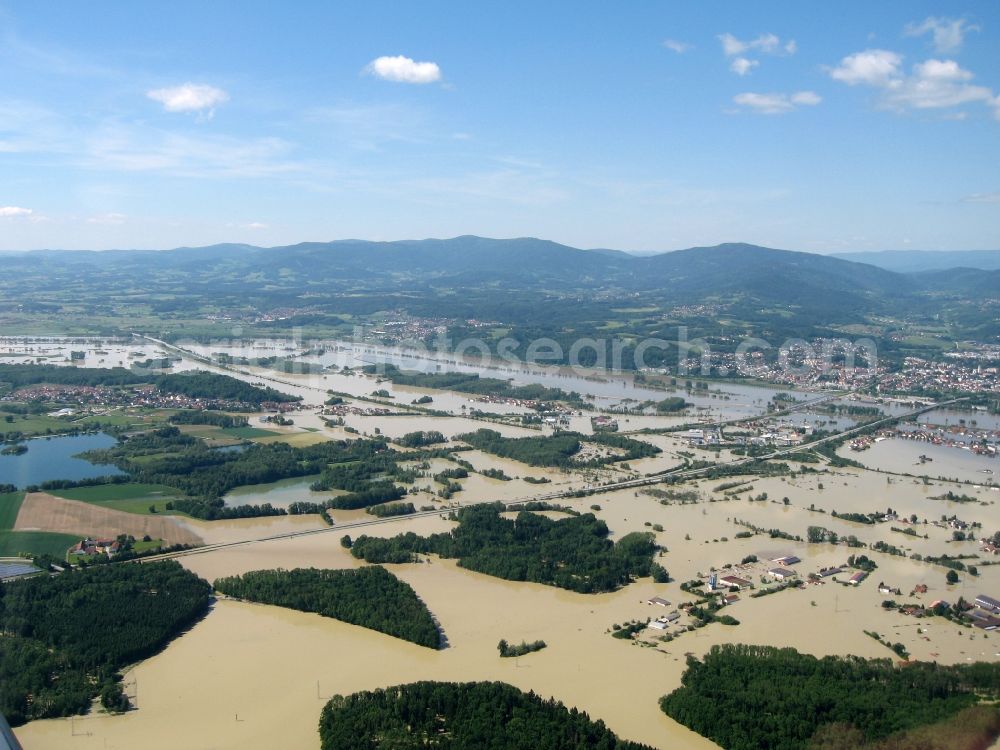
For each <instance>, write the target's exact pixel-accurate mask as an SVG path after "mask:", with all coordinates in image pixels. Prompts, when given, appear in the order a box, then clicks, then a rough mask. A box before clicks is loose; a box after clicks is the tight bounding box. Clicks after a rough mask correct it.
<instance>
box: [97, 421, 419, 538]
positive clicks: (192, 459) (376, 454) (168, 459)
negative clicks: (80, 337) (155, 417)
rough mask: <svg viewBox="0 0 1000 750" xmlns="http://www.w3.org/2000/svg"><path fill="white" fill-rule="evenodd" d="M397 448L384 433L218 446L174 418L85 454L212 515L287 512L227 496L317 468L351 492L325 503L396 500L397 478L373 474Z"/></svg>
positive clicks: (193, 511) (184, 507)
mask: <svg viewBox="0 0 1000 750" xmlns="http://www.w3.org/2000/svg"><path fill="white" fill-rule="evenodd" d="M393 455H394V452H393V451H391V450H390V449H389V448H388V446H387V445H386V443H385V441H383V440H352V441H347V440H330V441H327V442H324V443H318V444H316V445H310V446H305V447H294V446H290V445H288V444H287V443H268V444H261V443H250V444H246V445H243V446H240V447H239V448H238V449H236V450H219V449H216V448H211V447H209V446H208V445H206V444H205V442H204V441H202V440H199V439H198V438H195V437H193V436H191V435H185V434H183V433H181V432H180V430H179V429H178V428H177V427H176V426H173V425H171V426H168V427H162V428H159V429H156V430H152V431H150V432H146V433H142V434H140V435H134V436H131V437H130V436H127V435H123V436H121V437H119V442H118V444H117V445H115V446H112V447H111V448H107V449H103V450H94V451H88V452H87V453H85V454H84V457H85V458H87V459H88V460H90V461H93V462H95V463H109V464H113V465H114V466H116V467H118V468H119V469H120V470H121V471H123V472H125V473H126V474H127V475H128V476H129V477H130V478H131V479H132V480H133V481H138V482H145V483H149V484H163V485H166V486H168V487H174V488H176V489H179V490H181V491H183V492H184V493H185V494H186V495H187V497H185V498H178V499H175V500H172V501H171V509H172V510H180V511H183V512H185V513H188V514H189V515H192V516H194V517H196V518H203V519H207V520H213V519H219V518H245V517H251V516H265V515H280V514H283V513H284V512H285V511H284V509H281V508H274V507H272V506H270V505H269V504H264V505H260V506H256V505H254V506H240V507H227V506H226V505H225V503H224V502H223V500H222V496H223V495H225V494H226V493H227V492H228V491H229V490H231V489H233V488H235V487H242V486H245V485H251V484H264V483H268V482H276V481H278V480H280V479H288V478H292V477H302V476H310V475H314V474H321V475H322V476H321V479H320V480H319V482H317V485H314V487H316V488H322V489H334V488H336V489H343V490H348V491H349V492H350V494H348V495H344V496H341V497H337V498H333V499H332V500H331V501H330V504H329V505H328V506H327V507H345V508H346V507H367V506H368V505H376V504H378V503H383V502H387V501H390V500H397V499H399V498H400V497H402V496H403V494H404V491H403V490H401V489H399V488H398V487H396V486H395V485H394V484H393V483H392V481H390V480H388V479H379V480H378V481H372V480H373V478H374V477H375V476H376V475H383V474H385V473H386V472H392V471H396V470H397V468H398V467H396V464H395V461H394V458H393ZM331 465H333V467H332V468H330V467H331Z"/></svg>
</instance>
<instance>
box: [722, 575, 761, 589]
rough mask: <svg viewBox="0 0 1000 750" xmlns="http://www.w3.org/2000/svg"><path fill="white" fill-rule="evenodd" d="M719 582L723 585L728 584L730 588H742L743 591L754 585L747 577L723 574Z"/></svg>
mask: <svg viewBox="0 0 1000 750" xmlns="http://www.w3.org/2000/svg"><path fill="white" fill-rule="evenodd" d="M719 583H720V584H721V585H722V586H727V587H729V588H732V587H733V586H735V587H736V588H738V589H740V590H741V591H742V590H743V589H747V588H750V587H751V586H752V585H753V584H752V583H751V582H750V581H748V580H747V579H746V578H739V577H738V576H722V578H720V579H719Z"/></svg>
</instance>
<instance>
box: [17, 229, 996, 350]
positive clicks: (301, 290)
mask: <svg viewBox="0 0 1000 750" xmlns="http://www.w3.org/2000/svg"><path fill="white" fill-rule="evenodd" d="M0 262H2V263H3V268H4V274H3V275H2V276H0V320H3V321H4V323H5V325H7V326H8V328H9V330H11V331H15V330H17V327H18V326H26V327H32V329H34V328H37V327H38V325H39V324H42V323H44V324H46V325H51V324H53V323H55V324H56V326H57V328H58V329H59V330H64V331H67V332H74V333H94V332H100V333H119V334H121V333H129V332H133V331H142V332H146V333H152V334H154V335H156V336H157V337H163V338H167V339H171V338H177V337H185V336H195V337H197V336H198V335H200V333H201V332H205V331H210V332H212V331H214V332H213V333H211V334H210V335H215V334H217V333H218V328H219V326H222V327H223V328H224V327H225V326H231V325H232V323H231V322H229V321H237V320H239V321H243V328H244V330H245V331H246V332H249V331H250V328H251V326H252V327H253V328H254V329H255V330H259V331H261V332H265V333H268V334H271V333H274V332H276V331H279V330H283V331H292V330H295V329H297V328H305V329H308V330H311V331H316V332H321V335H323V336H334V335H338V336H340V335H344V334H349V333H350V332H351V331H353V328H352V326H353V325H355V324H357V323H359V322H360V323H361V324H364V323H366V322H370V321H369V320H368V319H367V316H372V317H373V318H378V317H379V316H383V315H384V314H385V313H386V312H387V311H392V313H393V315H394V316H395V315H401V316H403V317H405V316H412V317H417V318H433V319H442V318H444V319H450V320H451V321H455V323H454V329H449V333H450V334H452V335H453V336H455V337H456V338H460V337H462V336H465V335H467V332H466V331H464V330H461V327H462V321H474V320H475V321H496V322H498V323H499V324H501V326H503V327H506V328H507V329H508V330H509V333H510V334H511V335H512V336H514V337H515V338H518V339H519V340H525V339H526V338H530V337H535V338H537V337H540V336H548V337H551V338H555V339H556V340H558V341H562V339H563V337H564V336H565V337H569V338H572V339H577V338H579V337H580V336H590V335H604V332H606V331H607V330H611V329H612V328H613V330H615V331H616V332H618V333H619V334H621V335H622V336H625V337H631V338H635V339H641V338H642V337H645V336H658V337H661V338H662V337H663V336H664V330H663V329H664V328H668V329H669V328H670V327H671V326H673V327H676V326H679V325H683V326H686V327H688V328H689V329H690V333H691V335H692V336H693V337H697V336H707V335H719V336H720V337H721V338H720V342H724V341H731V340H733V337H734V336H751V335H752V336H758V337H761V338H766V339H767V340H771V339H773V338H781V337H799V338H809V337H812V338H816V337H833V336H837V335H840V334H841V333H842V332H843V330H844V328H845V326H857V325H864V326H866V329H865V330H866V331H870V332H872V335H875V336H876V337H877V336H879V335H880V334H879V331H880V329H885V333H886V336H885V337H884V340H883V341H881V342H880V343H881V344H883V345H884V346H882V347H881V349H883V350H885V351H886V352H888V351H890V350H892V349H893V348H894V347H896V346H897V345H898V340H899V337H898V336H896V337H895V338H893V337H892V333H893V332H896V331H897V329H898V327H899V324H900V322H901V321H906V322H912V323H914V324H916V325H917V326H918V327H919V328H920V330H923V329H924V328H926V327H927V326H933V327H935V328H936V329H938V328H940V327H941V326H942V324H943V325H944V326H945V327H946V329H947V330H946V331H945V333H946V335H947V338H949V339H950V340H961V339H968V340H976V341H988V340H991V339H993V338H996V336H997V335H998V334H997V329H996V326H995V321H996V319H997V314H996V306H997V304H1000V302H998V301H997V297H996V292H995V290H996V289H997V288H998V287H1000V271H987V272H982V271H978V270H976V269H953V270H949V271H940V270H938V271H924V272H921V273H899V272H896V271H893V270H887V269H885V268H878V267H876V266H875V265H868V264H865V263H857V262H853V261H851V260H845V259H842V258H836V257H833V256H824V255H816V254H812V253H803V252H793V251H789V250H775V249H771V248H765V247H758V246H755V245H748V244H742V243H729V244H724V245H717V246H715V247H696V248H690V249H687V250H677V251H674V252H667V253H660V254H657V255H641V256H640V255H629V254H627V253H623V252H618V251H612V250H579V249H576V248H573V247H569V246H566V245H560V244H558V243H555V242H549V241H547V240H541V239H535V238H518V239H489V238H484V237H474V236H464V237H454V238H451V239H443V240H438V239H428V240H408V241H401V242H367V241H362V240H340V241H335V242H306V243H301V244H297V245H289V246H286V247H272V248H261V247H254V246H251V245H215V246H212V247H204V248H178V249H175V250H164V251H140V250H134V251H124V250H123V251H106V252H84V251H80V252H69V251H36V252H26V253H0ZM686 308H689V309H686ZM137 315H138V317H136V316H137ZM209 320H214V321H216V322H217V323H218V325H217V326H216V328H213V327H212V325H211V324H210V323H209ZM91 321H92V322H91ZM609 321H614V322H615V326H614V327H608V326H607V325H606V324H607V323H608V322H609ZM499 329H500V327H499V326H498V330H499ZM470 331H473V332H475V333H477V334H479V333H481V332H480V331H479V329H470ZM720 331H721V333H720ZM666 333H667V336H668V337H670V338H672V337H673V336H674V335H675V334H676V331H675V330H668V331H667V332H666ZM918 353H920V352H918ZM650 364H651V365H652V366H658V363H656V362H653V363H650Z"/></svg>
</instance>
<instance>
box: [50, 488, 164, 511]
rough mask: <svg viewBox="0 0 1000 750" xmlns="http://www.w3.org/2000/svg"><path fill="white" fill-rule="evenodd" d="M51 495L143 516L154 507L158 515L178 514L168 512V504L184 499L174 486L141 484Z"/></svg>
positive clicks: (56, 491)
mask: <svg viewBox="0 0 1000 750" xmlns="http://www.w3.org/2000/svg"><path fill="white" fill-rule="evenodd" d="M49 494H50V495H55V496H56V497H62V498H65V499H67V500H78V501H79V502H81V503H90V504H92V505H100V506H101V507H102V508H110V509H111V510H120V511H124V512H125V513H138V514H140V515H149V513H150V510H149V506H151V505H152V506H153V507H154V508H155V509H156V512H157V513H174V512H175V511H170V510H167V508H166V504H167V503H168V502H169V501H170V500H173V499H174V498H176V497H180V496H181V493H180V492H178V491H177V490H175V489H173V488H172V487H165V486H164V485H162V484H140V483H138V482H128V483H126V484H103V485H98V486H95V487H73V488H71V489H66V490H51V491H50V492H49Z"/></svg>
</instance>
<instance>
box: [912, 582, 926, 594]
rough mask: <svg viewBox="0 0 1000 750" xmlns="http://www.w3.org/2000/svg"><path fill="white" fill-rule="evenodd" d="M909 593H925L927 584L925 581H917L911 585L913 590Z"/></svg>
mask: <svg viewBox="0 0 1000 750" xmlns="http://www.w3.org/2000/svg"><path fill="white" fill-rule="evenodd" d="M910 593H911V594H926V593H927V584H926V583H918V584H917V585H916V586H914V587H913V591H911V592H910Z"/></svg>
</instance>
